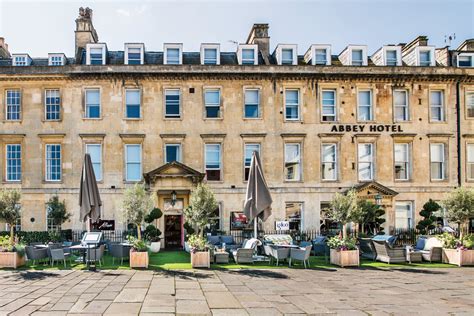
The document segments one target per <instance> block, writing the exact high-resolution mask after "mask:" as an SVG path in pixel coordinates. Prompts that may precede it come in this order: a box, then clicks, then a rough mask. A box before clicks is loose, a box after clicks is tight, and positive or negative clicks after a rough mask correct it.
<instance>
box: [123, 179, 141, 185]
mask: <svg viewBox="0 0 474 316" xmlns="http://www.w3.org/2000/svg"><path fill="white" fill-rule="evenodd" d="M141 181H142V180H141V179H140V180H123V183H124V184H135V183H139V182H141Z"/></svg>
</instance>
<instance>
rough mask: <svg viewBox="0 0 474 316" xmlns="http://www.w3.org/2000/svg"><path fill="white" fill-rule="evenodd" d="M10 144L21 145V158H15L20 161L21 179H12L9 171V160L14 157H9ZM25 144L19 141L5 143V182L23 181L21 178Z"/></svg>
mask: <svg viewBox="0 0 474 316" xmlns="http://www.w3.org/2000/svg"><path fill="white" fill-rule="evenodd" d="M10 146H19V147H20V158H13V159H15V160H19V162H20V172H19V176H20V178H19V179H11V178H10V174H9V173H8V166H9V161H10V160H12V158H8V152H9V151H8V147H10ZM22 147H23V146H22V145H21V144H19V143H8V144H5V182H21V178H22V176H23V148H22Z"/></svg>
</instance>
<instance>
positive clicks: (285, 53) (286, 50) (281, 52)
mask: <svg viewBox="0 0 474 316" xmlns="http://www.w3.org/2000/svg"><path fill="white" fill-rule="evenodd" d="M296 51H297V46H296V45H293V44H291V45H288V44H279V45H278V46H277V47H276V49H275V53H274V54H275V57H276V60H277V64H278V65H296V64H297V61H298V56H297V55H296Z"/></svg>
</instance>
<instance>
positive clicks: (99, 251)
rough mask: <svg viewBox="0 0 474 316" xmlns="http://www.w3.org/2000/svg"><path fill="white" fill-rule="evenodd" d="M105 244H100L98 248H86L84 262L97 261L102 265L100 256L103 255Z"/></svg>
mask: <svg viewBox="0 0 474 316" xmlns="http://www.w3.org/2000/svg"><path fill="white" fill-rule="evenodd" d="M104 251H105V245H100V246H99V247H98V248H94V249H88V250H87V251H86V263H87V262H97V261H98V262H99V265H100V266H101V267H102V257H103V256H104Z"/></svg>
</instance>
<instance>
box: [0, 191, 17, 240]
mask: <svg viewBox="0 0 474 316" xmlns="http://www.w3.org/2000/svg"><path fill="white" fill-rule="evenodd" d="M20 199H21V192H20V190H16V189H2V190H1V191H0V220H2V221H4V222H5V223H7V224H8V225H10V239H11V240H12V241H13V239H14V230H13V229H14V227H15V224H16V222H17V220H18V218H20V216H21V213H20V211H21V205H20Z"/></svg>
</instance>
